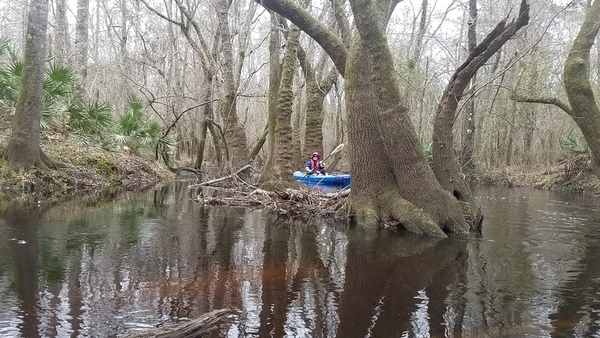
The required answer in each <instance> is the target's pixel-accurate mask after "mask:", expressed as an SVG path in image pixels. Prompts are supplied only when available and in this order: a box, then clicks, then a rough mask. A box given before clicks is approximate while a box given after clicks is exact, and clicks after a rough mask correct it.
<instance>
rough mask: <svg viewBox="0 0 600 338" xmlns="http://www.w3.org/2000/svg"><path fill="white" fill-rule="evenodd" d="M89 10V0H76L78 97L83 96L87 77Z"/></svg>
mask: <svg viewBox="0 0 600 338" xmlns="http://www.w3.org/2000/svg"><path fill="white" fill-rule="evenodd" d="M89 11H90V1H89V0H77V19H76V23H75V50H76V54H75V55H76V59H75V65H76V69H77V74H79V87H78V88H77V90H78V94H79V95H80V97H84V96H85V80H86V78H87V59H88V46H89V44H88V28H89V20H88V17H89Z"/></svg>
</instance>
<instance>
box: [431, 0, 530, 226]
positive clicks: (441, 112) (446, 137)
mask: <svg viewBox="0 0 600 338" xmlns="http://www.w3.org/2000/svg"><path fill="white" fill-rule="evenodd" d="M506 21H507V20H506V19H505V20H503V21H502V22H500V23H499V24H498V25H497V26H496V28H494V30H493V31H492V32H490V33H489V34H488V35H487V36H486V38H485V39H484V40H483V41H482V42H481V43H480V44H479V45H478V46H477V47H475V49H473V51H472V52H471V53H470V55H469V57H468V58H467V60H466V61H465V62H464V63H463V64H462V65H461V66H460V67H459V68H458V69H457V70H456V72H455V73H454V75H453V76H452V78H451V79H450V83H449V84H448V86H447V87H446V90H445V91H444V94H443V95H442V99H441V101H440V104H439V105H438V108H437V112H436V117H435V122H434V125H433V147H432V155H433V172H434V173H435V177H436V178H437V180H438V181H439V182H440V184H441V185H442V187H443V188H444V189H445V190H446V191H448V192H450V193H451V194H452V195H454V197H455V198H456V199H457V200H459V201H461V202H464V203H465V204H464V206H465V209H466V211H468V212H472V211H476V210H479V208H478V207H477V202H476V201H475V198H474V197H473V195H472V194H471V191H470V189H469V186H468V185H467V183H466V182H465V180H464V178H463V176H462V174H461V170H460V164H459V161H458V158H457V156H456V155H455V154H454V136H453V132H452V129H453V126H454V120H455V118H456V109H457V108H458V103H459V102H460V100H461V98H462V96H463V94H464V91H465V88H466V87H467V86H468V84H469V82H470V81H471V79H472V78H473V76H475V74H476V73H477V71H478V70H479V68H481V67H482V66H483V65H484V64H485V63H486V61H487V60H489V58H490V57H492V55H494V53H496V52H497V51H498V50H499V49H500V48H501V47H502V46H503V45H504V44H505V43H506V42H507V41H508V40H509V39H510V38H511V37H513V36H514V35H515V33H516V32H517V31H518V30H519V29H520V28H521V27H523V26H525V25H527V23H528V22H529V5H528V4H527V1H526V0H522V1H521V9H520V11H519V17H518V18H517V19H516V20H515V21H514V22H511V23H509V24H507V22H506ZM471 210H472V211H471ZM474 219H475V223H476V224H475V226H476V227H479V226H480V225H481V224H480V223H481V220H482V219H481V217H480V216H479V215H476V216H474Z"/></svg>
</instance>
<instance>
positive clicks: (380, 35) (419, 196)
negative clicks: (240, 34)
mask: <svg viewBox="0 0 600 338" xmlns="http://www.w3.org/2000/svg"><path fill="white" fill-rule="evenodd" d="M259 2H260V3H261V4H262V5H263V6H265V7H267V8H269V9H272V10H274V11H277V12H278V13H280V14H281V15H282V16H284V17H287V18H288V19H290V20H291V21H292V22H294V24H296V25H298V26H299V27H300V28H301V29H302V30H303V31H304V32H306V33H308V34H309V35H310V36H311V37H312V38H313V39H315V40H316V41H317V42H318V43H319V44H320V45H321V46H322V47H323V48H324V49H325V50H326V51H327V53H328V54H329V56H330V57H331V58H332V60H333V62H334V64H335V66H336V68H337V69H338V71H340V74H342V75H344V77H345V89H346V90H345V94H346V104H347V113H348V139H349V143H350V152H349V154H350V163H351V174H352V190H351V195H350V198H349V202H348V212H349V213H350V214H351V215H353V216H355V217H356V219H357V221H358V223H359V224H360V225H363V226H374V225H377V224H380V222H381V221H389V222H395V223H398V224H400V225H402V226H403V227H404V228H406V229H407V230H408V231H410V232H413V233H417V234H427V235H430V236H439V237H443V236H446V233H445V232H451V233H466V232H467V231H468V226H467V224H466V222H465V220H464V218H463V215H462V211H461V207H460V205H459V203H458V201H456V199H454V198H453V197H452V196H451V195H450V194H449V193H448V192H446V191H444V190H443V189H442V187H441V186H440V184H439V183H438V182H437V180H436V179H435V176H434V175H433V172H432V171H431V170H430V169H429V166H428V164H427V162H426V159H425V156H424V154H423V153H422V151H421V148H420V144H419V142H418V138H417V134H416V132H415V130H414V128H413V126H412V123H411V122H410V118H409V116H408V109H407V108H406V107H405V106H404V104H403V99H402V98H401V97H400V88H399V85H398V82H397V79H396V77H395V74H396V72H395V71H394V64H393V59H392V55H391V52H390V50H389V46H388V43H387V40H386V37H385V33H384V30H385V26H386V24H387V20H388V19H389V15H391V13H392V10H393V9H394V6H395V5H396V4H397V1H391V2H390V1H385V0H381V1H378V2H377V3H376V4H373V3H371V1H370V0H352V1H350V3H351V8H352V12H353V13H354V21H355V23H356V25H357V28H358V33H359V34H358V33H357V34H354V38H353V40H352V42H351V47H350V48H349V49H346V46H345V45H344V43H343V41H342V39H340V38H339V37H337V36H335V35H334V34H333V33H332V32H331V31H330V30H329V29H328V28H327V27H325V26H324V25H323V24H322V23H320V22H319V21H318V20H316V19H314V18H312V17H310V15H309V14H307V13H306V12H304V11H303V10H302V9H301V8H300V7H299V6H297V5H295V4H294V3H293V2H291V1H288V0H261V1H259Z"/></svg>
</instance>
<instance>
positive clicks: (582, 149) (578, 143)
mask: <svg viewBox="0 0 600 338" xmlns="http://www.w3.org/2000/svg"><path fill="white" fill-rule="evenodd" d="M561 145H562V146H563V147H564V149H565V151H566V152H567V153H569V154H571V155H586V154H589V152H590V149H589V147H588V146H587V144H585V142H584V141H583V140H582V139H580V138H579V137H576V136H573V135H569V136H567V137H565V138H563V139H562V140H561Z"/></svg>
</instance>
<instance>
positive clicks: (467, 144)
mask: <svg viewBox="0 0 600 338" xmlns="http://www.w3.org/2000/svg"><path fill="white" fill-rule="evenodd" d="M468 25H469V28H468V32H467V39H468V47H469V54H471V53H473V51H474V50H475V48H476V47H477V0H469V22H468ZM476 83H477V74H473V77H472V78H471V83H470V95H469V98H468V102H467V105H466V107H465V114H463V119H462V121H463V123H462V131H461V133H460V136H461V142H460V145H461V147H460V167H461V169H462V170H461V171H462V172H464V173H465V174H466V176H467V180H470V177H471V176H472V174H473V171H474V169H475V168H474V165H473V150H474V149H475V85H476Z"/></svg>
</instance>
